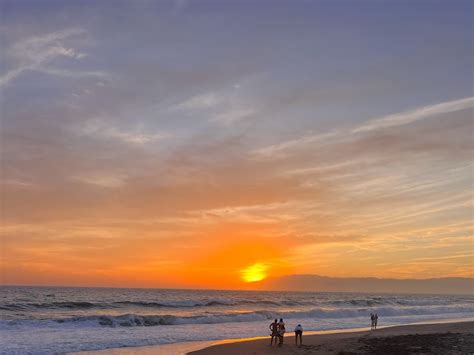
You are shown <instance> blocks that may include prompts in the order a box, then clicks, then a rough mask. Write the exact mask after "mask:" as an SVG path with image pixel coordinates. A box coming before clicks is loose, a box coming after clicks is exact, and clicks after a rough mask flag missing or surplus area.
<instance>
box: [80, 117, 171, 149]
mask: <svg viewBox="0 0 474 355" xmlns="http://www.w3.org/2000/svg"><path fill="white" fill-rule="evenodd" d="M82 133H84V134H86V135H88V136H96V137H103V138H112V139H116V140H119V141H122V142H125V143H129V144H136V145H143V144H147V143H152V142H155V141H158V140H161V139H165V138H169V137H170V135H169V134H167V133H144V132H142V129H141V128H137V129H135V130H133V131H123V130H120V129H118V128H117V127H113V126H110V125H107V124H106V123H105V122H104V121H103V120H90V121H87V122H86V124H85V125H84V126H83V127H82Z"/></svg>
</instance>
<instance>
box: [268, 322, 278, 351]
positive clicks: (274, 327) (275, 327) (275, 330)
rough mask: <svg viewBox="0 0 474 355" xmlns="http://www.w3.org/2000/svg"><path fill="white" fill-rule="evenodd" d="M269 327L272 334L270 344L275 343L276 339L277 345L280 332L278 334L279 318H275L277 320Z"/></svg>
mask: <svg viewBox="0 0 474 355" xmlns="http://www.w3.org/2000/svg"><path fill="white" fill-rule="evenodd" d="M268 327H269V328H270V336H271V339H270V346H272V345H273V339H275V345H276V344H277V338H278V336H279V334H278V319H275V321H274V322H273V323H271V324H270V325H269V326H268Z"/></svg>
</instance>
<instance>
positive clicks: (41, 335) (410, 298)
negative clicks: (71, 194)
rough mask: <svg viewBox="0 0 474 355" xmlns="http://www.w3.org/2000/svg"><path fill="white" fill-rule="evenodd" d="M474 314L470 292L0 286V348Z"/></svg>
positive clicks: (45, 348)
mask: <svg viewBox="0 0 474 355" xmlns="http://www.w3.org/2000/svg"><path fill="white" fill-rule="evenodd" d="M371 312H377V313H378V315H379V325H381V326H383V325H396V324H409V323H415V322H422V321H432V320H443V319H466V318H473V317H474V296H470V295H462V296H451V295H406V294H405V295H401V294H400V295H395V294H360V293H359V294H355V293H300V292H255V291H207V290H206V291H203V290H162V289H119V288H69V287H18V286H3V287H0V353H2V354H26V353H31V354H48V353H65V352H75V351H83V350H99V349H107V348H117V347H128V346H144V345H157V344H170V343H180V342H189V341H203V340H219V339H231V338H244V337H255V336H266V335H268V334H269V331H268V325H269V323H270V322H271V320H272V319H274V318H284V320H285V323H286V325H287V330H289V331H292V330H293V328H294V327H295V326H296V325H297V324H298V323H300V324H302V325H303V327H304V329H305V331H308V330H315V331H316V330H328V329H344V328H359V327H369V326H370V319H369V315H370V313H371Z"/></svg>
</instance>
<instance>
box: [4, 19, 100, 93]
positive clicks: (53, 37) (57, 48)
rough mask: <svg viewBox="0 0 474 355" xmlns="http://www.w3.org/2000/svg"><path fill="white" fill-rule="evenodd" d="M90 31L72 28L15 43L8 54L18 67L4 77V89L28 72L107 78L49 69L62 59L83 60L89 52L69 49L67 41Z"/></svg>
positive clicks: (91, 73) (95, 74)
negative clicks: (54, 62)
mask: <svg viewBox="0 0 474 355" xmlns="http://www.w3.org/2000/svg"><path fill="white" fill-rule="evenodd" d="M85 33H86V31H85V30H84V29H81V28H70V29H65V30H61V31H56V32H52V33H48V34H46V35H42V36H34V37H29V38H26V39H24V40H21V41H19V42H17V43H15V44H14V45H13V46H12V47H10V48H9V49H7V51H6V52H5V55H6V56H7V57H10V58H12V59H13V61H14V63H16V67H14V68H12V69H10V70H8V71H7V72H5V73H3V74H2V75H1V76H0V87H4V86H6V85H7V84H9V83H10V82H11V81H12V80H14V79H15V78H17V77H18V76H20V75H21V74H23V73H24V72H26V71H28V70H34V71H41V72H43V73H46V74H50V75H58V76H65V77H83V76H103V75H104V73H102V72H94V71H71V70H64V69H57V68H51V67H45V65H46V64H47V63H49V62H50V61H52V60H53V59H55V58H58V57H66V58H70V59H74V60H79V59H82V58H84V57H85V56H86V54H85V53H82V52H80V51H78V50H77V49H75V48H71V47H68V46H66V45H65V44H64V41H65V40H67V39H69V38H70V37H73V36H80V35H83V34H85Z"/></svg>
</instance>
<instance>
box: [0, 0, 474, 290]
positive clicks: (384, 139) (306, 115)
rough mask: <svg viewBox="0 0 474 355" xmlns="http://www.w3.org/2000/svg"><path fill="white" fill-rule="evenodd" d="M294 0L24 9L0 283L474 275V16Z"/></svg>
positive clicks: (4, 186) (6, 89)
mask: <svg viewBox="0 0 474 355" xmlns="http://www.w3.org/2000/svg"><path fill="white" fill-rule="evenodd" d="M290 4H292V2H287V3H284V2H283V3H282V4H281V7H276V8H275V9H273V10H272V11H267V9H266V8H265V6H263V5H262V6H257V5H252V3H247V2H242V3H239V2H236V4H234V6H235V7H236V8H237V7H240V6H242V9H240V10H238V11H237V10H235V9H234V8H231V7H226V6H217V5H216V9H214V10H211V9H209V8H207V7H206V6H204V7H203V8H201V7H200V5H198V4H193V5H192V6H191V5H189V6H188V5H183V6H182V7H180V8H179V9H178V8H176V9H174V8H173V9H165V8H163V9H162V8H161V7H166V5H165V2H163V3H162V2H137V3H135V2H131V3H130V4H123V6H124V7H132V8H133V9H130V11H123V12H121V14H120V16H121V17H120V18H121V19H122V18H123V21H117V20H116V18H113V16H112V17H110V16H111V13H114V14H116V12H115V11H116V9H115V8H114V9H113V11H111V9H110V8H109V5H108V3H106V2H97V4H94V5H91V6H88V7H77V6H73V5H69V4H66V3H65V4H61V5H60V4H57V5H55V6H50V7H44V6H38V8H37V9H36V10H35V11H27V10H28V9H27V7H22V6H18V7H16V6H13V5H12V6H11V7H9V9H8V11H10V12H9V16H3V20H4V22H5V23H4V24H2V32H3V34H2V48H3V51H2V59H3V60H4V61H5V65H2V68H1V71H0V90H1V99H2V100H1V102H0V104H1V108H2V112H1V114H2V127H1V128H2V135H1V155H2V162H1V176H0V179H1V195H0V201H1V206H0V207H1V215H0V217H1V222H2V223H1V224H2V226H1V229H0V238H1V243H0V256H1V258H0V271H1V274H0V275H1V279H0V282H1V283H3V284H38V285H91V286H140V287H192V288H247V287H251V285H249V284H247V283H245V281H244V279H245V278H247V279H258V278H261V277H263V276H279V275H288V274H319V275H325V276H341V277H342V276H344V277H349V276H376V277H394V278H427V277H443V276H473V275H474V273H473V256H474V252H473V204H472V201H473V183H472V182H473V181H474V180H473V178H474V176H473V171H474V170H473V169H474V168H473V152H474V146H473V139H472V137H473V131H474V128H473V121H472V117H473V107H474V96H473V95H474V94H473V92H472V76H471V75H469V73H472V62H473V58H472V56H473V51H472V38H471V32H472V31H471V30H472V18H471V16H470V13H471V12H470V11H467V10H465V9H463V8H462V6H460V7H459V8H456V7H450V9H449V11H441V12H440V13H436V11H438V10H439V9H438V10H436V8H435V7H430V9H426V11H423V12H413V11H409V10H407V9H406V8H405V7H404V6H406V5H403V4H402V5H395V4H393V7H394V8H395V7H396V8H397V9H398V10H397V11H400V12H399V14H401V15H400V16H395V15H393V14H392V10H390V11H389V12H385V10H384V11H382V10H383V9H382V8H380V11H374V12H372V11H368V12H367V13H364V14H362V13H360V14H359V15H360V17H359V15H357V16H355V15H354V16H353V15H352V12H345V11H342V10H343V9H340V10H341V11H342V12H341V16H342V17H341V19H339V16H337V18H338V19H339V20H338V21H336V19H335V18H333V17H331V16H334V13H332V11H330V9H326V7H325V6H323V8H322V9H318V10H317V11H316V10H315V9H312V10H311V9H309V10H308V9H306V8H305V6H309V7H312V6H316V7H317V6H320V5H318V2H315V3H314V4H310V2H308V3H307V4H306V3H305V4H306V5H304V6H303V5H302V6H293V5H290ZM31 6H33V4H32V5H31ZM229 6H230V5H229ZM397 6H401V8H398V7H397ZM439 6H441V5H439ZM148 7H150V8H148ZM158 8H159V9H158ZM395 10H396V9H393V11H395ZM117 11H118V10H117ZM408 11H409V12H410V13H411V14H412V15H411V16H409V17H407V16H404V14H406V13H408ZM326 12H328V13H326ZM32 13H34V14H35V16H34V18H33V17H31V14H32ZM422 14H423V16H422ZM365 16H367V18H364V17H365ZM371 16H376V18H372V17H371ZM378 16H380V18H379V17H378ZM440 18H443V21H441V20H439V19H440ZM398 21H402V22H403V24H400V23H399V22H398ZM123 23H127V26H123ZM341 23H343V26H341ZM368 23H372V24H373V23H377V24H384V26H385V27H384V30H383V31H382V30H381V31H378V30H373V29H370V28H368V27H367V26H368V25H367V24H368ZM262 24H264V25H262ZM282 24H284V25H282ZM433 24H435V25H433ZM377 26H378V25H377ZM163 28H166V31H163ZM407 38H409V40H407ZM440 48H442V49H443V50H442V51H441V50H440ZM245 270H247V271H245ZM249 270H250V271H249ZM252 270H253V271H252ZM249 273H250V275H249Z"/></svg>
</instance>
